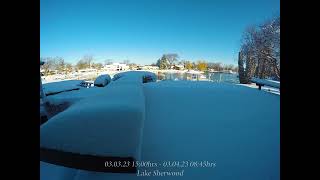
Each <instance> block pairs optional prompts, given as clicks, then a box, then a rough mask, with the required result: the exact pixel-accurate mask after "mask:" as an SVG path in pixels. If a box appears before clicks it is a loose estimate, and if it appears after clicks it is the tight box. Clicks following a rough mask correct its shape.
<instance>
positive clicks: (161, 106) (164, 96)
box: [40, 78, 280, 180]
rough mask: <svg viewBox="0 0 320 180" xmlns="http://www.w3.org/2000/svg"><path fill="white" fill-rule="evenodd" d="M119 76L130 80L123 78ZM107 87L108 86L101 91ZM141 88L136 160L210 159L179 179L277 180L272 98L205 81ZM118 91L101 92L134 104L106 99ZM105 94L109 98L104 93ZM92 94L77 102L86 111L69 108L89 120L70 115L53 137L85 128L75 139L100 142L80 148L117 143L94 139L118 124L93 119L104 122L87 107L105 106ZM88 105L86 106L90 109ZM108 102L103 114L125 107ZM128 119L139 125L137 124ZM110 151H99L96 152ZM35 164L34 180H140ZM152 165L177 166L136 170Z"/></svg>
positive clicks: (276, 116)
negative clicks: (210, 163)
mask: <svg viewBox="0 0 320 180" xmlns="http://www.w3.org/2000/svg"><path fill="white" fill-rule="evenodd" d="M120 79H121V78H120ZM120 79H118V80H120ZM123 82H130V81H126V79H123ZM112 83H114V84H115V85H116V84H118V85H119V86H123V87H126V88H125V89H126V91H135V90H134V89H131V87H130V86H131V84H130V83H127V84H125V85H121V84H122V83H120V81H118V82H117V81H114V82H112ZM112 83H110V85H111V84H112ZM110 87H111V86H109V85H108V86H106V87H105V89H104V90H107V89H108V88H110ZM142 87H143V93H144V97H145V121H144V127H143V136H142V142H143V143H142V150H141V160H143V161H151V162H160V163H161V162H163V161H168V160H171V161H191V160H197V161H201V160H207V161H214V162H216V167H215V168H190V167H189V168H184V170H185V173H184V176H183V177H181V178H183V179H190V180H191V179H192V180H193V179H196V178H199V177H200V178H201V179H210V180H211V179H223V180H224V179H243V180H250V179H252V180H256V179H259V180H264V179H265V180H267V179H268V180H269V179H280V96H278V95H274V94H270V93H268V92H264V91H259V90H257V89H253V88H248V87H244V86H237V85H232V84H223V83H212V82H190V81H174V82H173V81H161V82H157V83H146V84H143V86H142ZM106 92H107V91H106ZM121 93H124V92H122V91H121V90H120V92H117V91H116V90H114V91H112V90H111V91H108V94H110V97H109V96H108V98H110V101H112V102H113V103H114V105H115V106H114V107H116V106H117V104H121V103H125V102H132V103H133V104H140V101H139V100H137V99H135V97H128V100H126V99H127V98H125V99H122V98H120V99H117V98H114V97H117V94H121ZM112 94H113V95H114V97H113V96H111V95H112ZM106 96H107V95H106ZM98 97H100V96H97V98H96V100H97V103H93V102H95V101H90V102H91V103H93V104H92V105H89V104H87V105H85V104H86V103H87V102H88V101H84V105H85V107H87V108H89V109H86V108H82V106H79V107H77V108H75V109H74V110H73V111H74V112H75V113H76V112H77V113H78V116H79V117H78V118H79V119H82V117H81V116H86V117H88V118H89V115H90V119H92V121H89V120H88V121H81V120H80V121H81V123H77V120H78V119H73V120H71V121H72V122H73V123H75V124H77V125H74V124H73V125H72V126H71V124H69V125H70V126H69V125H68V126H66V128H63V130H62V131H59V133H60V134H59V135H58V134H57V136H60V138H69V139H71V138H72V137H68V136H72V135H73V133H74V132H76V134H79V133H80V132H82V133H86V134H88V137H85V136H84V135H82V136H81V137H82V138H87V139H88V141H89V140H91V141H92V142H94V141H96V142H94V143H96V144H100V146H98V145H97V146H92V148H91V149H90V148H89V147H86V148H87V149H86V150H88V151H89V150H90V151H92V152H96V153H99V152H100V151H102V150H101V149H104V147H109V145H111V146H115V147H116V146H118V144H113V141H112V138H110V139H108V140H102V139H101V137H106V135H110V136H111V137H113V138H116V137H114V136H112V135H111V134H119V130H118V129H116V128H114V127H113V126H105V125H107V124H108V123H112V122H101V121H99V120H106V117H105V116H106V114H105V113H102V112H101V113H91V112H90V111H97V110H98V109H99V108H100V106H105V104H106V103H105V102H103V101H101V100H99V98H98ZM134 99H135V100H134ZM131 100H132V101H131ZM79 102H80V101H79ZM91 106H92V107H94V108H90V107H91ZM109 107H110V109H113V110H114V111H108V116H114V117H116V116H120V117H123V115H122V113H123V112H127V111H128V109H127V108H126V107H123V106H122V107H120V106H119V107H120V108H119V109H115V108H112V107H113V106H111V105H110V106H109ZM71 108H72V107H71ZM77 109H81V111H79V110H77ZM82 110H83V111H82ZM71 121H70V122H71ZM80 121H79V122H80ZM131 125H132V127H137V126H139V124H131ZM94 126H100V127H97V128H98V129H97V131H98V132H99V133H98V134H97V136H99V137H92V138H90V134H92V133H93V127H94ZM124 126H125V125H124ZM67 127H68V128H67ZM88 127H92V128H89V129H88ZM76 129H79V130H76ZM104 129H105V130H104ZM73 140H74V141H75V142H77V143H79V144H81V141H82V139H81V138H76V137H74V138H73ZM98 140H99V142H98ZM43 143H46V142H43ZM110 143H111V144H110ZM58 144H59V143H58ZM60 145H62V144H60ZM63 146H65V147H67V146H70V145H63ZM74 146H76V145H74ZM79 146H80V145H79ZM70 148H74V147H70ZM111 150H112V149H105V150H103V151H104V152H103V153H105V152H106V151H111ZM120 150H121V149H120ZM118 153H120V151H119V152H118ZM40 165H41V179H46V180H49V179H50V178H51V179H61V180H64V179H68V180H69V179H75V180H89V179H90V180H103V179H140V178H141V177H138V176H136V175H134V174H117V173H115V174H114V173H98V172H90V171H84V170H76V169H71V168H63V167H61V166H56V165H52V164H48V163H43V162H41V164H40ZM156 169H158V170H163V171H177V168H163V167H158V168H142V169H140V170H148V171H149V170H150V171H152V170H156ZM178 170H181V169H178ZM148 178H149V179H176V178H177V177H170V176H165V177H156V176H151V177H148Z"/></svg>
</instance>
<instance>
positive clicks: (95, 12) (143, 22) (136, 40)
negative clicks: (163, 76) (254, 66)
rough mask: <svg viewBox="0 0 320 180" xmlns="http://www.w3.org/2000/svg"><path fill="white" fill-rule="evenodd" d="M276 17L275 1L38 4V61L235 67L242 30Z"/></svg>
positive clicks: (49, 0) (46, 0)
mask: <svg viewBox="0 0 320 180" xmlns="http://www.w3.org/2000/svg"><path fill="white" fill-rule="evenodd" d="M279 13H280V0H40V56H41V57H55V56H60V57H63V58H64V59H65V60H66V61H68V62H71V63H75V62H77V61H78V60H79V59H80V58H81V57H82V56H84V55H93V56H94V58H95V59H96V60H97V61H98V62H99V61H101V62H102V61H103V60H105V59H113V60H114V62H117V61H121V60H125V59H128V60H130V62H135V63H139V64H151V63H153V62H156V61H157V59H159V58H160V57H161V56H162V54H164V53H178V55H179V56H180V59H181V60H182V59H184V60H191V61H197V60H207V61H209V62H218V61H220V62H222V63H225V64H237V61H236V59H237V52H238V50H239V47H240V40H241V35H242V32H243V31H244V29H245V28H246V27H247V26H248V25H252V24H259V23H261V22H263V21H264V20H266V19H269V18H271V17H274V16H275V15H277V14H279Z"/></svg>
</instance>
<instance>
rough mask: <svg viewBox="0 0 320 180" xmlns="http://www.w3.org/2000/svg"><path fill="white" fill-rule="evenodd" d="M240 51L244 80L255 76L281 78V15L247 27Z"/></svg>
mask: <svg viewBox="0 0 320 180" xmlns="http://www.w3.org/2000/svg"><path fill="white" fill-rule="evenodd" d="M240 51H241V54H240V55H239V60H238V61H240V62H238V65H239V78H241V77H240V72H241V73H242V70H243V73H244V74H245V75H243V74H241V76H242V75H243V76H245V78H243V77H242V82H246V81H247V80H250V79H251V78H252V77H253V76H256V77H259V78H262V79H264V78H276V79H280V17H276V18H275V19H272V20H269V21H266V22H265V23H263V24H262V25H260V26H251V27H249V28H247V29H246V31H245V32H244V34H243V38H242V45H241V50H240ZM244 79H246V80H244Z"/></svg>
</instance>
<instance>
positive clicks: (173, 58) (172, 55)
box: [163, 53, 179, 68]
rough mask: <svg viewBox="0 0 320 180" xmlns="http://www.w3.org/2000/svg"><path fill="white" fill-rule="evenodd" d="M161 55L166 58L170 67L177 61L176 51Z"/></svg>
mask: <svg viewBox="0 0 320 180" xmlns="http://www.w3.org/2000/svg"><path fill="white" fill-rule="evenodd" d="M163 57H164V58H165V59H167V60H168V62H169V65H170V68H171V67H172V66H173V65H174V63H175V62H177V61H178V59H179V55H178V54H176V53H169V54H164V55H163Z"/></svg>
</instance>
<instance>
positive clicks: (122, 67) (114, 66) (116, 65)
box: [103, 63, 129, 71]
mask: <svg viewBox="0 0 320 180" xmlns="http://www.w3.org/2000/svg"><path fill="white" fill-rule="evenodd" d="M103 69H104V70H109V71H125V70H129V66H128V65H127V64H123V63H112V64H108V65H105V66H104V67H103Z"/></svg>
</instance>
